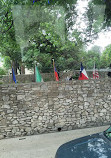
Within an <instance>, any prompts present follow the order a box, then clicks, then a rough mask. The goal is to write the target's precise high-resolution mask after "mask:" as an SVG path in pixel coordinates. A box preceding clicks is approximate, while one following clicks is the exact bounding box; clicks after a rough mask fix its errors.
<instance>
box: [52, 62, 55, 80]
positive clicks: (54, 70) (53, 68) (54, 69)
mask: <svg viewBox="0 0 111 158" xmlns="http://www.w3.org/2000/svg"><path fill="white" fill-rule="evenodd" d="M52 61H53V69H54V80H55V67H54V59H52Z"/></svg>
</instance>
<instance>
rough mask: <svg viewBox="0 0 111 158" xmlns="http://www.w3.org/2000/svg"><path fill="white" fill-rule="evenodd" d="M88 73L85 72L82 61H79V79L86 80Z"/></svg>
mask: <svg viewBox="0 0 111 158" xmlns="http://www.w3.org/2000/svg"><path fill="white" fill-rule="evenodd" d="M88 79H89V78H88V75H87V73H86V70H85V68H84V67H83V65H82V63H81V68H80V75H79V80H88Z"/></svg>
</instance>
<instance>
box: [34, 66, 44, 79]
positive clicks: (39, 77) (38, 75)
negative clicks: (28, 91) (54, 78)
mask: <svg viewBox="0 0 111 158" xmlns="http://www.w3.org/2000/svg"><path fill="white" fill-rule="evenodd" d="M41 81H42V77H41V75H40V72H39V70H38V67H37V66H35V82H41Z"/></svg>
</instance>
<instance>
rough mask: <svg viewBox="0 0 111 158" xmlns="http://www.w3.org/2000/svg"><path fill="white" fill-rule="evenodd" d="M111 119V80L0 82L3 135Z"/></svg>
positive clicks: (0, 134)
mask: <svg viewBox="0 0 111 158" xmlns="http://www.w3.org/2000/svg"><path fill="white" fill-rule="evenodd" d="M110 122H111V80H110V79H107V80H86V81H78V80H77V81H76V80H74V81H67V82H45V83H31V84H28V83H27V84H10V85H8V84H7V85H0V138H4V137H15V136H24V135H33V134H39V133H48V132H55V131H60V130H62V131H64V130H72V129H77V128H84V127H93V126H101V125H107V124H110Z"/></svg>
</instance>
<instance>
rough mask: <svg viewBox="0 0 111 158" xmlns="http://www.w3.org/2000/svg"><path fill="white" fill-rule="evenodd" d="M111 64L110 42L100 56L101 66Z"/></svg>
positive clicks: (104, 66)
mask: <svg viewBox="0 0 111 158" xmlns="http://www.w3.org/2000/svg"><path fill="white" fill-rule="evenodd" d="M110 64H111V44H110V45H108V46H107V47H106V48H105V50H104V52H103V53H102V56H101V68H107V67H109V65H110Z"/></svg>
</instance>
